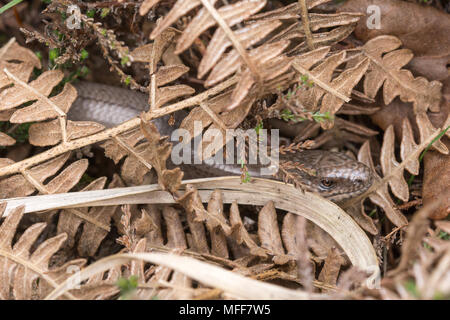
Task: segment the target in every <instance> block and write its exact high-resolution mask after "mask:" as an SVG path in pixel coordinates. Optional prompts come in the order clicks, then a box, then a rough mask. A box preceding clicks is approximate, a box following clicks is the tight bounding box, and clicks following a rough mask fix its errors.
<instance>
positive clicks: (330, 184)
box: [320, 179, 334, 189]
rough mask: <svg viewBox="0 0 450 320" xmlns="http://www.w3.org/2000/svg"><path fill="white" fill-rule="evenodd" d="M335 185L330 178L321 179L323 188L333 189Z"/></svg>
mask: <svg viewBox="0 0 450 320" xmlns="http://www.w3.org/2000/svg"><path fill="white" fill-rule="evenodd" d="M333 185H334V182H333V181H332V180H330V179H322V180H320V186H321V187H322V188H323V189H331V188H332V187H333Z"/></svg>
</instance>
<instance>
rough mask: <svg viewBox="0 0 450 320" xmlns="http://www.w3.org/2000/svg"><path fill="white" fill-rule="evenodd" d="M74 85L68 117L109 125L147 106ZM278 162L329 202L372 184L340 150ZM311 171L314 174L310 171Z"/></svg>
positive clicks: (193, 172)
mask: <svg viewBox="0 0 450 320" xmlns="http://www.w3.org/2000/svg"><path fill="white" fill-rule="evenodd" d="M75 87H76V89H77V92H78V97H77V100H76V101H75V102H74V104H73V105H72V107H71V109H70V112H69V114H68V117H69V119H71V120H78V121H80V120H89V121H96V122H99V123H102V124H104V125H106V126H108V127H111V126H114V125H117V124H119V123H121V122H123V121H126V120H129V119H131V118H133V117H135V116H137V115H138V114H139V113H140V112H142V111H143V110H145V109H146V108H147V107H148V97H147V95H145V94H143V93H140V92H134V91H131V90H127V89H123V88H118V87H112V86H108V85H103V84H98V83H90V82H80V83H77V84H76V85H75ZM183 116H184V113H183V112H179V113H177V114H175V117H176V118H177V117H178V119H177V121H179V120H180V119H179V118H180V117H183ZM153 122H154V123H155V125H156V127H157V128H158V130H159V132H160V133H161V135H167V136H170V135H171V133H172V131H173V130H174V129H176V128H177V127H176V126H170V125H169V124H168V116H165V117H161V118H158V119H155V120H153ZM280 161H281V162H283V161H291V162H292V163H293V164H295V165H294V166H290V168H289V169H288V170H287V173H288V174H291V175H293V176H295V177H297V178H299V180H300V181H301V183H302V185H303V186H304V188H305V189H306V190H308V191H311V192H316V193H319V194H320V195H322V196H323V197H326V198H328V199H329V200H331V201H342V200H345V199H348V198H351V197H354V196H356V195H359V194H361V193H363V192H364V191H366V190H367V189H368V188H369V187H370V186H371V184H372V180H373V176H372V173H371V171H370V169H369V168H368V167H367V166H365V165H364V164H362V163H360V162H358V161H355V160H353V159H351V158H350V157H348V156H347V155H345V154H343V153H337V152H329V151H324V150H305V151H301V152H297V153H293V154H291V153H287V154H280ZM304 169H306V170H304ZM183 171H185V173H187V176H188V177H190V178H194V177H205V176H225V175H236V174H237V175H239V174H240V173H241V171H240V166H239V165H238V164H235V165H230V164H221V165H218V164H212V165H210V164H206V163H203V164H201V165H186V166H183ZM312 171H314V173H315V174H311V172H312ZM249 172H250V174H251V176H253V177H264V176H261V175H260V173H259V172H260V171H259V170H256V168H252V167H251V166H249ZM272 178H273V177H272Z"/></svg>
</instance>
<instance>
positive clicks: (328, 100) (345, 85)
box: [293, 48, 369, 129]
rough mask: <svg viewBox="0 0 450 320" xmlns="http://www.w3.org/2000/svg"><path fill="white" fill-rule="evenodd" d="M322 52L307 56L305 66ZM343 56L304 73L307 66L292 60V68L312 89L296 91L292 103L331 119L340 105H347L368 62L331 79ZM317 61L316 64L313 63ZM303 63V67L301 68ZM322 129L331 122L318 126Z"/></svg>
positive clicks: (329, 58) (328, 60) (331, 123)
mask: <svg viewBox="0 0 450 320" xmlns="http://www.w3.org/2000/svg"><path fill="white" fill-rule="evenodd" d="M325 52H326V49H323V48H322V49H318V50H316V52H315V53H317V54H316V55H312V53H310V54H309V55H307V58H308V59H307V60H306V61H307V62H309V63H311V62H313V61H314V60H312V59H314V58H315V59H317V58H319V57H320V56H321V55H323V54H324V53H325ZM345 58H346V52H345V51H341V52H339V53H336V54H333V55H331V56H330V57H328V58H326V59H325V60H324V61H323V62H321V63H320V64H319V65H317V66H316V67H313V68H312V69H311V70H308V67H307V66H304V65H303V64H304V62H303V60H304V59H301V58H296V59H294V62H293V66H294V68H295V69H296V70H297V71H298V72H299V73H300V74H301V75H302V76H304V77H306V78H307V79H308V80H309V81H311V82H312V83H313V85H312V87H308V88H305V89H304V90H297V93H296V95H295V99H296V100H297V101H298V102H299V104H300V105H301V106H303V108H304V109H306V110H312V111H316V110H318V109H320V112H321V113H322V114H326V113H329V114H331V115H334V114H335V113H336V112H337V111H338V110H339V109H340V108H341V106H342V105H343V104H344V102H348V101H350V94H351V92H352V89H353V87H355V86H356V84H357V83H358V82H359V80H360V79H361V78H362V76H363V75H364V73H365V72H366V70H367V68H368V66H369V60H368V59H364V60H362V61H360V62H359V63H358V64H357V65H355V66H354V67H351V68H348V69H346V70H345V71H343V72H342V73H341V74H340V75H339V76H337V77H334V79H332V76H333V74H334V71H335V69H336V68H337V67H338V66H339V65H340V64H342V63H343V62H344V61H345ZM315 61H317V60H315ZM302 62H303V64H302ZM321 125H322V127H324V128H328V129H329V128H330V127H332V125H333V122H332V121H323V122H321Z"/></svg>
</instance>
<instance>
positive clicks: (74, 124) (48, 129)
mask: <svg viewBox="0 0 450 320" xmlns="http://www.w3.org/2000/svg"><path fill="white" fill-rule="evenodd" d="M103 129H105V126H104V125H102V124H99V123H97V122H93V121H70V120H69V121H67V127H66V130H67V138H68V139H69V140H74V139H78V138H82V137H86V136H90V135H93V134H95V133H97V132H100V131H102V130H103ZM28 133H29V141H30V143H31V144H32V145H34V146H38V147H46V146H53V145H56V144H58V143H59V142H61V141H62V139H63V136H62V134H61V127H60V125H59V122H58V120H53V121H49V122H43V123H34V124H32V125H31V126H30V129H29V132H28Z"/></svg>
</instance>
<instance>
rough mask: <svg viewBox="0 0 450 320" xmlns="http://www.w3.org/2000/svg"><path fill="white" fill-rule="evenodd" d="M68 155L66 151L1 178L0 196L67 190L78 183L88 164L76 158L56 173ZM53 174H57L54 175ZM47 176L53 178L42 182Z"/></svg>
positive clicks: (10, 196) (21, 195)
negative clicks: (16, 173) (15, 173)
mask: <svg viewBox="0 0 450 320" xmlns="http://www.w3.org/2000/svg"><path fill="white" fill-rule="evenodd" d="M69 156H70V153H66V154H64V155H62V156H59V157H56V158H54V159H52V160H49V161H47V162H45V163H43V164H40V165H38V166H35V167H31V168H29V169H24V170H23V171H22V172H21V174H18V175H13V176H11V177H9V178H6V179H3V180H1V181H0V190H1V191H0V198H12V197H23V196H28V195H30V194H32V193H33V192H35V191H36V190H38V191H39V192H40V193H42V194H50V193H61V192H67V191H69V190H70V189H72V188H73V187H74V186H75V185H76V184H77V183H78V181H79V180H80V179H81V177H82V175H83V173H84V172H85V171H86V169H87V166H88V162H87V160H85V159H83V160H78V161H76V162H73V163H72V164H70V165H69V166H68V167H66V168H65V169H64V170H62V171H61V172H60V173H58V172H59V171H60V169H61V168H62V167H63V165H64V164H65V163H66V162H67V160H68V159H69ZM55 174H57V175H56V176H54V175H55ZM53 176H54V177H53ZM49 177H53V178H52V179H51V180H50V181H48V182H47V183H46V184H44V181H46V180H47V179H48V178H49Z"/></svg>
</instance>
